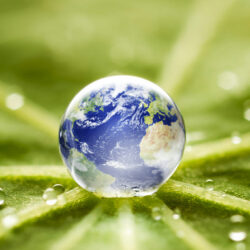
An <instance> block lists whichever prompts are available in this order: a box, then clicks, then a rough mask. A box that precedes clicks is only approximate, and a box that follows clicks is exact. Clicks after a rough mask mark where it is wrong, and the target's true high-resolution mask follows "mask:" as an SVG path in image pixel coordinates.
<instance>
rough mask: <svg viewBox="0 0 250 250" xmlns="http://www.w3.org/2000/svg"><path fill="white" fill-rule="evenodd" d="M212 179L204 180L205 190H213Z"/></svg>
mask: <svg viewBox="0 0 250 250" xmlns="http://www.w3.org/2000/svg"><path fill="white" fill-rule="evenodd" d="M213 182H214V181H213V180H212V179H207V180H206V182H205V188H206V190H208V191H213V190H214V187H213Z"/></svg>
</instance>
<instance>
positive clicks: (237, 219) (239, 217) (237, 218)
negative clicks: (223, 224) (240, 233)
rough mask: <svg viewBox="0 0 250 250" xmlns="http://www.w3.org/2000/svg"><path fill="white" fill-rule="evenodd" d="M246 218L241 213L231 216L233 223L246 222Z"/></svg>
mask: <svg viewBox="0 0 250 250" xmlns="http://www.w3.org/2000/svg"><path fill="white" fill-rule="evenodd" d="M244 220H245V218H244V217H243V216H242V215H240V214H234V215H232V216H231V217H230V221H231V222H232V223H241V222H244Z"/></svg>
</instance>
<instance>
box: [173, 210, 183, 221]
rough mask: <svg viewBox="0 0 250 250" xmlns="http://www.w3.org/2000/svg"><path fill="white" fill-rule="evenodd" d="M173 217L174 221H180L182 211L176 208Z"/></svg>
mask: <svg viewBox="0 0 250 250" xmlns="http://www.w3.org/2000/svg"><path fill="white" fill-rule="evenodd" d="M172 217H173V219H174V220H179V219H180V217H181V211H180V210H179V209H178V208H176V209H175V210H174V213H173V216H172Z"/></svg>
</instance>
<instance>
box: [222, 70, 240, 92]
mask: <svg viewBox="0 0 250 250" xmlns="http://www.w3.org/2000/svg"><path fill="white" fill-rule="evenodd" d="M238 84H239V79H238V75H237V74H235V73H234V72H231V71H225V72H222V73H221V74H220V75H219V77H218V85H219V87H220V88H222V89H225V90H231V89H233V88H235V87H236V86H237V85H238Z"/></svg>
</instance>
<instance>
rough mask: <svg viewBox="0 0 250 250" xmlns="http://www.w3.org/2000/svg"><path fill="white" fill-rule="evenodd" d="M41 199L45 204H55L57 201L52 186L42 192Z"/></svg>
mask: <svg viewBox="0 0 250 250" xmlns="http://www.w3.org/2000/svg"><path fill="white" fill-rule="evenodd" d="M43 199H44V200H45V202H46V204H47V205H50V206H52V205H55V204H56V203H57V191H55V190H54V188H47V189H46V190H45V191H44V193H43Z"/></svg>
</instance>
